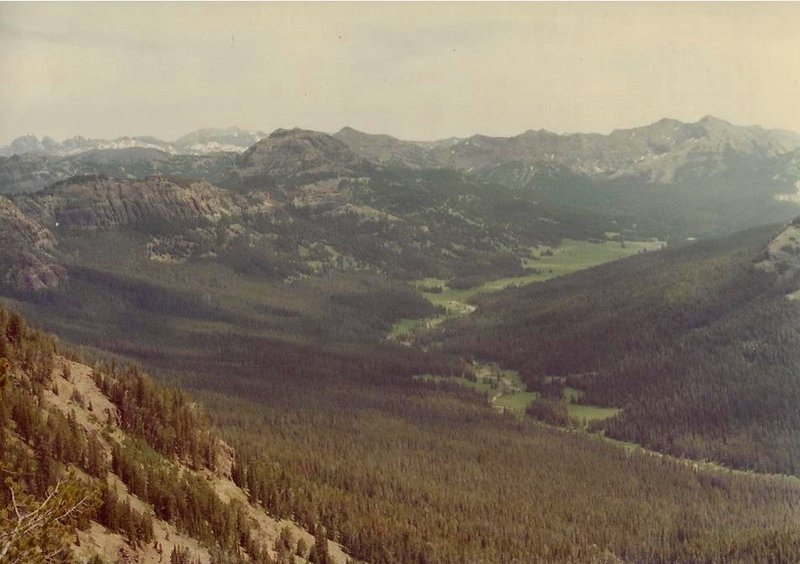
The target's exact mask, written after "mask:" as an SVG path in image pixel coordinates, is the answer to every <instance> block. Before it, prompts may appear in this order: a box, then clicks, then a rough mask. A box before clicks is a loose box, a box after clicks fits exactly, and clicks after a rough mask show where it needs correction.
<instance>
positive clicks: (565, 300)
mask: <svg viewBox="0 0 800 564" xmlns="http://www.w3.org/2000/svg"><path fill="white" fill-rule="evenodd" d="M790 228H791V226H790ZM779 231H781V228H778V227H764V228H758V229H754V230H750V231H747V232H744V233H740V234H737V235H734V236H731V237H728V238H725V239H719V240H710V241H704V242H698V243H695V244H690V245H686V246H683V247H680V248H673V249H669V250H664V251H660V252H657V253H647V254H643V255H639V256H636V257H632V258H629V259H625V260H621V261H617V262H614V263H609V264H606V265H603V266H599V267H596V268H593V269H590V270H586V271H583V272H579V273H576V274H573V275H571V276H566V277H563V278H559V279H553V280H550V281H548V282H546V283H543V284H535V285H531V286H526V287H522V288H518V289H512V290H508V291H506V292H503V293H499V294H495V295H491V296H485V297H483V298H481V299H479V300H478V301H477V304H478V310H477V312H476V313H475V314H473V315H472V316H470V317H468V318H464V319H460V320H458V321H455V322H453V323H452V324H450V325H449V326H447V327H446V329H445V330H446V337H445V341H446V345H445V349H446V350H448V351H450V352H456V351H457V352H461V353H463V354H466V355H474V356H476V357H480V358H488V359H494V360H497V361H500V362H501V363H502V364H503V365H504V366H507V367H510V368H516V369H518V370H519V371H520V373H521V374H522V376H523V378H524V379H525V381H526V382H527V383H528V385H529V386H530V387H531V388H533V389H537V390H541V391H543V392H544V393H545V394H546V395H550V396H552V397H561V394H562V388H563V386H564V385H567V386H571V387H574V388H578V389H580V390H584V391H585V392H586V394H585V395H584V396H583V398H582V400H581V401H584V402H586V403H591V404H600V405H606V406H617V407H621V408H624V409H623V412H622V413H621V415H619V416H618V417H616V418H613V419H611V420H609V421H607V423H606V424H605V429H606V432H607V434H609V435H610V436H612V437H616V438H621V439H625V440H631V441H635V442H638V443H641V444H643V445H646V446H648V447H651V448H654V449H658V450H662V451H666V452H670V453H674V454H678V455H685V456H689V457H692V458H711V459H714V460H718V461H721V462H723V463H725V464H729V465H731V466H735V467H740V468H750V469H754V470H758V471H766V472H785V473H792V474H797V473H800V447H798V445H800V412H798V410H797V406H798V405H800V376H798V374H800V330H799V329H800V324H798V320H800V304H798V303H797V302H795V301H793V300H790V299H787V297H786V295H787V294H788V293H790V292H792V291H794V290H796V289H797V280H796V276H794V272H795V270H794V267H792V266H791V264H790V262H791V260H796V259H793V258H792V257H795V256H796V255H797V251H796V248H795V247H793V246H791V245H790V246H789V247H788V248H786V252H784V253H783V255H784V256H783V257H782V258H780V260H777V262H775V261H774V260H773V262H775V264H774V265H773V268H768V269H765V268H763V264H762V263H763V261H764V259H765V258H769V257H768V256H767V254H768V253H767V247H768V245H769V244H770V241H771V240H772V239H773V237H775V236H776V235H777V234H778V232H779ZM790 242H791V241H790ZM793 244H794V243H792V245H793ZM773 259H774V257H773ZM766 270H772V271H773V272H767V271H766ZM787 272H788V274H787ZM780 273H783V275H781V274H780ZM553 376H558V377H565V378H561V379H557V378H556V379H554V378H552V377H553Z"/></svg>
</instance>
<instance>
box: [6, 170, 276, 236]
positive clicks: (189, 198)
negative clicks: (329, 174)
mask: <svg viewBox="0 0 800 564" xmlns="http://www.w3.org/2000/svg"><path fill="white" fill-rule="evenodd" d="M253 198H254V197H250V199H245V198H244V197H243V196H239V195H236V194H233V193H231V192H228V191H227V190H223V189H221V188H218V187H216V186H214V185H212V184H209V183H208V182H175V181H172V180H167V179H165V178H162V177H152V178H148V179H145V180H120V179H116V178H109V177H105V176H87V177H75V178H71V179H69V180H66V181H63V182H60V183H58V184H55V185H54V186H52V187H51V188H49V189H48V190H46V191H43V192H41V193H39V194H36V195H34V196H29V197H22V198H18V199H17V202H18V205H19V206H20V208H21V209H22V210H23V211H24V212H25V213H26V214H28V215H29V216H31V217H34V218H36V219H37V220H38V221H40V222H41V223H42V224H44V225H50V226H54V227H60V228H66V229H108V228H112V227H116V226H120V225H132V224H138V223H144V222H147V221H153V220H165V221H170V220H181V219H201V218H204V219H206V220H208V221H209V222H212V223H215V222H216V221H218V220H219V219H221V218H222V217H224V216H231V215H237V214H241V213H243V212H244V211H245V210H247V209H249V208H250V207H254V208H255V209H257V210H261V211H264V209H267V208H269V205H268V201H266V200H265V198H264V197H263V196H262V197H261V198H260V199H258V200H257V201H250V200H253Z"/></svg>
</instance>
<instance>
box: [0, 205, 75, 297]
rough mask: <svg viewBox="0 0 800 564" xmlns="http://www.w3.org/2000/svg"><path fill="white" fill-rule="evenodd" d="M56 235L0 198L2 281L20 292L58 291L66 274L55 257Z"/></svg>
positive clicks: (0, 266)
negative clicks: (53, 257) (52, 253)
mask: <svg viewBox="0 0 800 564" xmlns="http://www.w3.org/2000/svg"><path fill="white" fill-rule="evenodd" d="M55 243H56V240H55V237H54V236H53V234H52V232H50V230H48V229H47V228H46V227H44V226H42V225H41V224H40V223H38V222H36V221H34V220H32V219H30V218H28V217H26V216H25V215H24V214H23V213H22V212H21V211H20V210H19V209H18V208H17V207H16V206H15V205H14V203H13V202H11V201H10V200H9V199H7V198H4V197H2V196H0V279H2V283H3V284H5V285H7V286H9V287H11V288H13V289H15V290H17V291H20V292H28V291H39V290H43V289H46V288H55V287H57V286H58V285H59V284H60V283H61V282H62V281H63V280H64V279H65V278H66V276H67V273H66V270H65V269H64V268H63V267H62V266H60V265H58V264H56V263H55V262H54V261H53V259H52V256H51V252H52V251H53V250H54V248H55Z"/></svg>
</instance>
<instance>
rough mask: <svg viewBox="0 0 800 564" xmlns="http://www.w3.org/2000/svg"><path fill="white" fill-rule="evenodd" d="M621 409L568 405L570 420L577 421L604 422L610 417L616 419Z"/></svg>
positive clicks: (577, 404)
mask: <svg viewBox="0 0 800 564" xmlns="http://www.w3.org/2000/svg"><path fill="white" fill-rule="evenodd" d="M620 411H622V410H621V409H619V408H617V407H597V406H595V405H581V404H579V403H568V404H567V412H568V413H569V417H570V419H577V420H578V421H581V422H583V421H585V422H586V423H589V422H591V421H602V420H603V419H608V418H609V417H614V416H615V415H616V414H618V413H619V412H620Z"/></svg>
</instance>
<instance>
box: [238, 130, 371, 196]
mask: <svg viewBox="0 0 800 564" xmlns="http://www.w3.org/2000/svg"><path fill="white" fill-rule="evenodd" d="M362 164H363V163H362V160H361V159H359V158H358V157H357V156H356V155H355V154H354V153H353V151H351V150H350V149H349V148H348V147H347V145H345V144H344V143H343V142H342V141H339V140H338V139H334V138H333V137H331V136H330V135H326V134H324V133H318V132H315V131H306V130H303V129H278V130H277V131H275V132H273V133H272V134H271V135H270V136H269V137H268V138H267V139H262V140H261V141H259V142H258V143H256V144H255V145H253V146H252V147H250V148H249V149H248V150H247V151H245V152H244V153H242V154H241V155H240V156H239V158H238V159H236V175H237V177H238V179H239V181H240V182H242V183H244V184H250V185H253V186H257V185H262V186H267V187H269V186H285V185H287V184H294V185H296V184H307V183H311V182H314V181H317V180H323V179H330V178H336V177H341V176H353V175H355V174H356V171H357V170H358V168H359V166H361V165H362Z"/></svg>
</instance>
